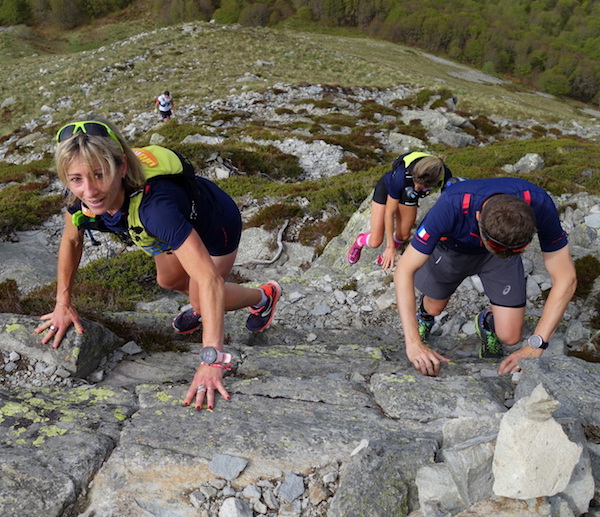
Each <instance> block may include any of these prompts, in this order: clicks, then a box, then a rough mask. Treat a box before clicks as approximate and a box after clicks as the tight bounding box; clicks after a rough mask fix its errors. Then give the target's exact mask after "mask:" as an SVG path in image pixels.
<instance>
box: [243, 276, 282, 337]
mask: <svg viewBox="0 0 600 517" xmlns="http://www.w3.org/2000/svg"><path fill="white" fill-rule="evenodd" d="M259 289H262V290H263V291H264V293H265V294H266V295H267V301H266V302H265V304H264V305H261V306H260V307H249V309H250V316H248V319H247V320H246V328H247V329H248V330H249V331H250V332H262V331H263V330H265V329H266V328H267V327H268V326H269V325H270V324H271V322H272V321H273V316H275V306H276V305H277V301H278V300H279V297H280V296H281V287H280V286H279V284H278V283H277V282H275V281H273V280H272V281H270V282H267V283H266V284H264V285H261V286H260V287H259Z"/></svg>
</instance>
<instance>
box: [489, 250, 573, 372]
mask: <svg viewBox="0 0 600 517" xmlns="http://www.w3.org/2000/svg"><path fill="white" fill-rule="evenodd" d="M542 257H543V259H544V265H545V266H546V271H548V273H549V275H550V278H551V280H552V288H551V289H550V293H549V294H548V299H547V300H546V303H545V304H544V310H543V311H542V316H541V318H540V320H539V321H538V324H537V325H536V327H535V331H534V332H533V333H534V334H538V335H540V336H541V337H542V338H543V339H544V341H550V338H551V337H552V335H553V334H554V332H555V331H556V329H557V327H558V325H559V323H560V321H561V320H562V317H563V315H564V313H565V310H566V308H567V305H568V303H569V301H570V300H571V298H573V294H574V293H575V288H576V287H577V275H576V273H575V265H574V264H573V259H572V258H571V252H570V249H569V246H565V247H564V248H561V249H560V250H558V251H553V252H550V253H542ZM542 352H543V350H541V349H533V348H531V347H530V346H529V345H525V346H524V347H523V348H521V349H520V350H517V351H516V352H513V353H512V354H510V355H509V356H508V357H507V358H506V359H505V360H504V361H502V363H501V364H500V368H499V369H498V373H500V374H503V373H510V372H512V371H515V370H516V369H518V366H519V365H518V360H519V359H521V358H524V357H540V356H541V355H542Z"/></svg>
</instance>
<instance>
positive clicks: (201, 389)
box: [196, 384, 206, 393]
mask: <svg viewBox="0 0 600 517" xmlns="http://www.w3.org/2000/svg"><path fill="white" fill-rule="evenodd" d="M205 391H206V387H205V386H204V384H200V386H198V389H197V390H196V392H197V393H200V392H205Z"/></svg>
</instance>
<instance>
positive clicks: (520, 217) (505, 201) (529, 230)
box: [479, 194, 537, 258]
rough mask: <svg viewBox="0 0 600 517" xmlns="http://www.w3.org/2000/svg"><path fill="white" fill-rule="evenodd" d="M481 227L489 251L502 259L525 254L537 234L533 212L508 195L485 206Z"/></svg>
mask: <svg viewBox="0 0 600 517" xmlns="http://www.w3.org/2000/svg"><path fill="white" fill-rule="evenodd" d="M479 224H480V228H481V230H482V235H481V238H482V240H483V241H484V243H485V241H486V237H488V244H489V245H490V246H489V248H490V249H491V251H493V253H494V254H495V255H496V256H498V257H502V258H507V257H511V256H513V255H515V253H520V252H522V251H523V250H524V249H525V247H526V246H527V245H528V244H529V243H530V242H531V240H532V239H533V236H534V234H535V232H536V231H537V228H536V223H535V213H534V211H533V208H531V206H529V205H528V204H527V203H526V202H525V201H524V200H523V199H521V198H519V197H516V196H509V195H508V194H497V195H494V196H492V197H490V198H488V199H487V200H486V201H485V202H484V205H483V208H482V209H481V214H480V218H479ZM503 247H504V248H505V249H502V248H503Z"/></svg>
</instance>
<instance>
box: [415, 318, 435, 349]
mask: <svg viewBox="0 0 600 517" xmlns="http://www.w3.org/2000/svg"><path fill="white" fill-rule="evenodd" d="M417 323H418V324H419V336H421V341H423V343H426V342H427V339H428V338H429V334H431V329H432V328H433V324H434V323H435V321H434V320H433V319H432V320H426V319H423V316H422V315H421V313H420V312H417Z"/></svg>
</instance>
